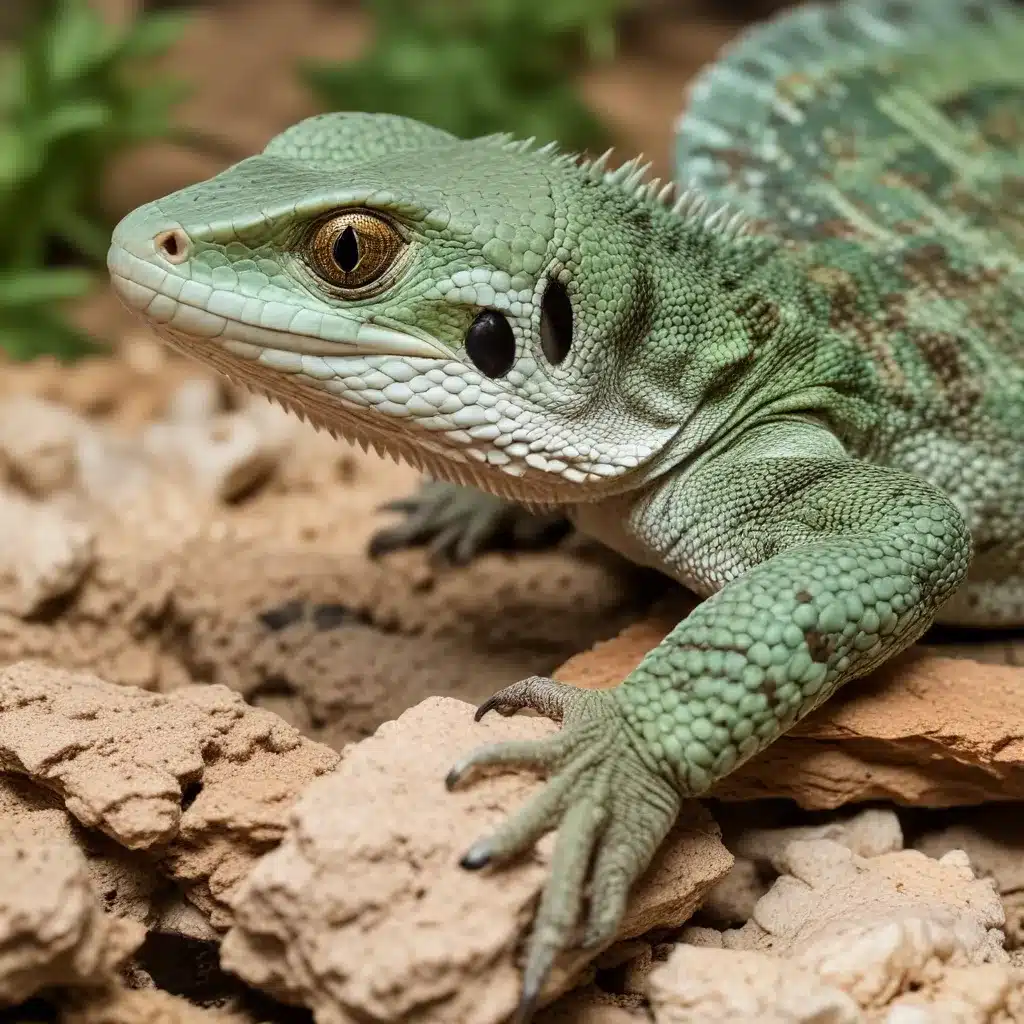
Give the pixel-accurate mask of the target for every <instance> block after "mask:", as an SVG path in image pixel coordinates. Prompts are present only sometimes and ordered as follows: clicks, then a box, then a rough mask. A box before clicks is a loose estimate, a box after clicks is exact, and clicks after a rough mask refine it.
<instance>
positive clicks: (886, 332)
mask: <svg viewBox="0 0 1024 1024" xmlns="http://www.w3.org/2000/svg"><path fill="white" fill-rule="evenodd" d="M1022 54H1024V12H1022V11H1021V9H1020V8H1018V7H1016V6H1014V5H1012V4H1009V3H1005V2H1000V0H929V2H921V3H913V2H909V0H845V2H842V3H839V4H836V5H830V6H825V5H821V4H819V5H811V6H809V7H804V8H799V9H797V10H794V11H791V12H787V13H784V14H783V15H781V16H779V17H778V18H777V19H775V20H774V21H772V22H769V23H767V24H765V25H762V26H759V27H757V28H755V29H753V30H751V31H749V32H748V33H746V34H745V35H744V36H743V37H742V38H741V39H740V40H739V41H738V43H737V44H735V45H734V46H732V47H731V48H729V49H728V50H727V51H726V53H725V54H723V56H722V58H721V59H720V60H719V61H717V62H716V63H715V64H713V65H712V66H711V67H710V68H708V69H707V70H706V71H705V72H704V73H703V74H702V75H701V76H699V77H698V79H697V80H696V81H695V83H694V85H693V87H692V89H691V93H690V101H689V105H688V109H687V110H686V112H685V114H684V115H683V117H682V118H681V120H680V122H679V125H678V134H677V162H678V174H679V177H680V178H681V179H683V180H684V181H687V182H688V183H693V184H694V185H695V186H696V187H697V188H699V189H700V190H701V191H703V192H704V193H706V194H709V195H710V196H711V197H713V198H714V199H716V200H719V201H724V202H726V203H728V204H729V205H730V206H732V207H734V208H737V209H739V210H742V211H743V212H744V213H746V214H747V215H748V216H749V217H750V219H751V230H752V231H753V232H755V233H757V234H762V235H768V236H773V237H777V238H779V239H781V242H782V245H783V247H784V249H785V250H787V251H788V253H789V254H790V255H791V256H792V260H793V262H791V263H790V264H789V269H790V270H792V267H793V266H794V265H795V266H796V267H798V268H799V271H800V272H799V275H798V276H799V278H800V281H799V286H798V287H797V286H794V288H793V289H792V290H793V293H794V294H793V299H794V303H795V304H797V305H798V306H800V307H802V308H804V309H810V310H811V311H812V312H813V313H814V317H813V319H814V322H815V323H816V324H818V325H820V327H819V336H820V341H819V344H824V345H835V344H840V345H842V346H844V348H846V349H847V351H851V352H854V353H855V354H856V355H857V356H858V357H859V359H860V362H861V364H862V365H863V366H864V367H865V378H866V379H867V380H868V382H869V383H870V386H871V388H872V389H873V392H874V394H875V396H876V403H877V406H878V408H879V410H880V413H879V421H878V426H877V428H874V429H872V431H871V432H870V436H869V437H867V438H866V439H864V440H862V441H860V442H858V444H857V445H855V446H854V453H855V454H857V455H860V456H861V457H865V458H869V459H872V460H875V461H879V462H887V463H889V464H893V465H899V466H902V467H903V468H906V469H910V470H912V471H914V472H916V473H918V474H920V475H922V476H925V477H926V478H928V479H930V480H932V481H933V482H934V483H937V484H939V485H940V486H942V487H943V488H944V489H945V490H946V491H947V492H948V493H950V494H951V495H952V496H954V497H955V498H956V499H957V501H958V504H960V506H961V507H962V508H963V509H964V511H965V512H966V514H967V515H968V518H969V521H970V522H971V526H972V533H973V535H974V540H975V547H976V552H977V557H976V562H975V572H974V573H972V575H980V576H984V577H985V578H986V579H987V580H989V581H991V580H992V579H993V578H1001V577H1006V578H1007V579H1008V580H1009V581H1010V582H1008V583H1007V586H1010V587H1015V588H1018V589H1021V588H1022V584H1021V582H1020V580H1021V578H1022V576H1024V541H1022V536H1021V532H1022V531H1021V526H1020V521H1019V513H1020V509H1021V507H1022V506H1024V60H1022ZM779 279H781V280H782V281H783V284H782V287H783V288H785V283H784V280H785V274H782V275H776V280H773V281H772V282H771V283H772V285H773V286H778V283H779ZM797 293H799V294H797ZM858 445H859V447H858ZM1007 574H1009V576H1007ZM966 593H967V594H968V596H969V594H970V587H968V588H967V591H966ZM966 600H967V598H965V601H966ZM955 612H956V617H957V618H959V619H960V620H968V619H970V618H971V614H970V609H969V608H967V607H966V606H964V607H963V608H960V609H959V610H955Z"/></svg>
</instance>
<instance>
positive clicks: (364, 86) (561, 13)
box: [303, 0, 633, 150]
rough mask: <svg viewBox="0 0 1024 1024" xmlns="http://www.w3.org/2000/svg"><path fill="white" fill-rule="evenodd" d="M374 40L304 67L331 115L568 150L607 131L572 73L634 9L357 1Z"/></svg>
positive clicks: (608, 42) (576, 1)
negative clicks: (357, 113)
mask: <svg viewBox="0 0 1024 1024" xmlns="http://www.w3.org/2000/svg"><path fill="white" fill-rule="evenodd" d="M361 6H362V7H363V8H364V9H365V10H366V11H367V12H368V13H369V14H370V15H371V16H372V18H373V22H374V39H373V41H372V43H371V44H370V47H369V48H368V51H367V53H366V54H365V56H363V57H362V58H361V59H359V60H356V61H352V62H348V63H346V64H337V65H335V64H331V65H320V66H306V67H305V68H304V69H303V74H304V76H305V78H306V79H307V81H308V82H309V83H310V85H311V86H312V88H313V89H314V91H315V93H316V94H317V96H318V98H319V99H320V101H321V102H322V103H324V104H325V105H326V106H327V107H328V108H329V109H331V110H365V111H373V112H380V113H389V114H404V115H405V116H406V117H413V118H416V119H417V120H419V121H425V122H427V123H429V124H433V125H436V126H437V127H438V128H444V129H447V130H448V131H450V132H452V133H453V134H455V135H458V136H461V137H463V138H472V137H474V136H477V135H487V134H490V133H492V132H505V131H507V132H512V133H513V134H515V135H516V136H518V137H520V138H529V137H530V136H535V137H536V138H537V139H538V140H539V141H541V142H547V141H552V140H557V141H558V142H560V143H561V144H562V145H564V146H565V147H567V148H570V149H580V150H582V149H588V148H591V149H592V148H596V147H602V148H603V146H605V145H606V144H607V142H608V137H607V131H606V129H605V127H604V125H603V124H602V123H601V122H600V120H599V119H598V118H597V117H595V115H594V114H593V113H592V112H591V110H590V109H589V108H588V107H587V106H586V104H585V103H584V102H583V101H582V99H581V98H580V96H579V94H578V93H577V91H576V87H575V82H574V78H575V75H576V73H577V72H578V71H579V70H580V69H581V68H582V67H584V66H585V65H586V64H587V63H588V62H592V61H594V60H601V59H607V58H608V57H610V56H611V55H612V53H613V52H614V48H615V39H616V25H617V21H618V18H619V16H620V15H621V14H623V13H624V12H625V11H626V10H627V9H628V8H631V7H632V6H633V0H363V2H362V4H361Z"/></svg>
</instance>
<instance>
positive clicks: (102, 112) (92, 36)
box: [0, 0, 185, 358]
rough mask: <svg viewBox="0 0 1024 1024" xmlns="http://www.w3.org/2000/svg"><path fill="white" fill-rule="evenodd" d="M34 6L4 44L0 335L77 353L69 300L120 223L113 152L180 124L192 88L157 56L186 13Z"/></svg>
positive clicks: (80, 3)
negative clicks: (17, 34) (160, 69)
mask: <svg viewBox="0 0 1024 1024" xmlns="http://www.w3.org/2000/svg"><path fill="white" fill-rule="evenodd" d="M3 2H4V0H0V3H3ZM30 10H31V11H32V15H33V17H32V23H31V24H30V25H29V26H28V30H27V31H26V32H25V33H24V35H23V37H22V39H21V42H20V43H19V45H18V48H17V49H14V50H10V51H8V52H6V53H5V54H2V55H0V268H2V269H0V347H2V348H3V349H5V350H6V351H7V352H9V353H11V354H13V355H15V356H17V357H18V358H26V357H28V356H31V355H35V354H40V353H43V352H53V353H56V354H59V355H61V357H62V358H70V357H73V356H75V355H79V354H81V353H83V352H85V351H88V350H89V349H90V343H89V341H88V339H86V338H85V336H84V335H83V334H82V332H81V331H79V330H78V329H77V328H74V327H73V326H71V325H70V324H68V323H67V322H66V320H65V316H64V312H63V309H62V306H61V303H62V302H63V301H64V300H66V299H72V298H77V297H80V296H82V295H84V294H86V293H87V292H88V290H89V289H90V288H91V287H92V286H93V285H94V284H95V282H96V281H97V279H98V275H97V274H95V272H94V268H95V269H98V268H100V267H101V266H103V264H104V262H105V256H106V252H107V247H108V245H109V241H110V230H111V228H112V227H113V224H111V223H110V222H109V218H108V217H107V216H106V215H104V214H103V213H102V212H101V205H100V201H99V197H100V193H101V186H102V184H103V182H104V179H105V176H106V174H107V169H108V167H109V166H110V162H111V161H112V160H113V159H114V158H115V157H117V156H118V155H119V154H120V153H122V152H123V151H124V150H125V149H127V148H128V147H130V146H132V145H135V144H136V143H138V142H141V141H144V140H150V139H159V138H166V137H169V136H170V134H171V133H172V131H174V130H175V126H174V123H173V118H172V116H171V114H172V109H173V106H174V104H175V103H176V102H177V101H178V100H179V99H181V98H182V96H183V95H184V93H185V89H184V88H183V86H182V85H181V84H180V83H177V82H171V81H167V80H166V79H164V78H162V77H160V76H157V77H154V76H153V74H152V71H151V68H150V65H151V63H152V61H153V59H154V58H156V57H159V56H160V55H161V54H162V53H163V52H164V51H165V50H166V48H167V46H168V45H169V44H170V43H171V42H172V41H173V40H174V39H176V38H177V36H178V35H179V33H180V29H181V27H182V25H183V24H184V19H183V18H182V16H181V15H178V14H175V15H163V14H161V15H146V14H144V15H140V16H139V17H138V18H137V19H136V20H135V22H134V24H133V25H131V26H129V27H128V28H126V29H113V28H110V27H109V26H107V25H106V23H105V22H104V21H103V20H102V19H101V18H100V17H99V15H98V14H97V13H96V12H95V11H94V10H93V7H92V5H91V0H39V2H38V3H37V4H35V6H34V7H31V8H30ZM54 263H59V267H58V266H54V265H53V264H54Z"/></svg>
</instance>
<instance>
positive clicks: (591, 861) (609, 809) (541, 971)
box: [446, 676, 681, 1021]
mask: <svg viewBox="0 0 1024 1024" xmlns="http://www.w3.org/2000/svg"><path fill="white" fill-rule="evenodd" d="M522 708H530V709H532V710H535V711H539V712H540V713H542V714H544V715H545V716H547V717H549V718H554V719H556V720H558V719H560V720H561V721H562V729H561V731H560V732H558V733H556V734H555V735H553V736H549V737H547V738H545V739H542V740H532V741H525V742H507V743H495V744H489V745H486V746H483V747H479V748H478V749H477V750H475V751H473V752H472V753H470V754H469V755H468V756H467V757H465V758H463V759H462V760H461V761H460V762H459V763H458V764H456V765H455V767H454V768H453V769H452V771H451V772H450V773H449V775H448V778H447V779H446V785H447V786H448V787H449V788H452V787H453V786H455V785H457V784H458V783H459V782H460V781H462V780H463V779H464V778H465V777H466V776H467V775H468V774H469V773H470V772H471V771H472V770H473V769H474V768H477V767H481V766H485V765H486V766H489V767H500V768H507V769H514V768H518V767H533V768H543V769H546V771H547V773H548V781H547V783H546V785H545V786H544V788H543V789H541V790H540V792H539V793H537V794H536V795H535V796H534V797H533V798H532V799H531V800H529V801H528V802H527V803H526V804H525V805H523V806H522V807H521V808H519V809H518V811H516V812H515V813H514V814H512V815H511V816H510V817H509V818H508V819H507V820H506V821H505V822H503V823H502V825H500V826H499V827H498V829H497V830H496V831H495V832H493V833H492V834H491V835H489V836H486V837H483V838H481V839H479V840H477V842H475V843H474V844H473V845H472V846H471V847H470V848H469V850H468V851H467V852H466V854H465V855H464V857H463V858H462V861H461V863H462V866H463V867H465V868H467V869H470V870H476V869H478V868H482V867H484V866H485V865H488V864H492V863H502V862H506V861H508V860H511V859H512V858H514V857H516V856H518V855H520V854H522V853H524V852H526V851H527V850H528V849H530V848H531V847H532V846H533V845H534V843H536V842H537V840H538V839H540V838H541V836H542V835H544V833H546V832H549V831H551V830H552V829H555V828H557V830H558V835H557V838H556V841H555V848H554V853H553V855H552V861H551V870H550V875H549V879H548V883H547V885H546V887H545V889H544V892H543V894H542V896H541V900H540V905H539V907H538V909H537V914H536V918H535V921H534V926H533V930H532V932H531V934H530V937H529V939H528V941H527V945H526V962H525V966H524V971H523V987H522V997H521V1003H520V1007H519V1011H518V1014H517V1017H516V1020H517V1021H525V1020H527V1019H529V1017H530V1015H531V1013H532V1011H533V1009H534V1008H535V1007H536V1005H537V1002H538V1000H539V999H540V996H541V993H542V990H543V988H544V984H545V982H546V980H547V978H548V975H549V974H550V972H551V969H552V967H553V965H554V963H555V960H556V958H557V957H558V955H559V954H560V953H561V952H563V951H565V950H567V949H570V948H572V947H573V946H574V945H580V944H582V945H583V946H585V947H587V948H592V949H593V948H599V947H601V946H604V945H606V944H608V943H610V942H611V941H612V940H613V939H614V937H615V933H616V930H617V928H618V925H619V922H620V920H621V919H622V914H623V911H624V909H625V905H626V898H627V896H628V894H629V890H630V888H631V886H632V884H633V882H634V881H636V879H637V878H638V877H639V876H640V875H641V874H642V872H643V871H644V869H645V868H646V867H647V865H648V864H649V863H650V860H651V858H652V857H653V855H654V853H655V851H656V850H657V849H658V847H659V846H660V845H661V842H662V840H663V839H664V837H665V835H666V834H667V833H668V831H669V829H670V828H671V827H672V825H673V823H674V822H675V820H676V816H677V814H678V812H679V807H680V802H681V801H680V796H679V794H678V792H677V791H676V789H675V788H674V787H673V786H671V785H670V784H669V783H668V781H667V780H666V779H665V778H663V777H662V776H661V775H659V774H658V773H657V772H656V771H654V770H653V769H652V767H651V766H650V763H649V762H648V761H647V760H645V759H643V758H642V757H641V755H640V753H639V751H638V747H637V744H636V742H635V741H634V739H633V738H632V737H631V735H630V729H629V726H628V725H627V724H626V722H625V719H624V717H623V715H622V713H621V711H620V710H619V708H618V705H617V702H616V701H615V698H614V697H612V695H611V694H610V693H608V692H602V691H593V690H581V689H578V688H576V687H573V686H566V685H564V684H561V683H557V682H554V681H553V680H550V679H544V678H542V677H539V676H534V677H531V678H530V679H525V680H523V681H522V682H519V683H515V684H513V685H512V686H509V687H506V688H505V689H504V690H501V691H499V692H498V693H497V694H495V695H494V696H493V697H492V698H491V699H490V700H488V701H486V702H485V703H484V704H482V705H481V706H480V708H479V709H478V712H477V718H478V719H479V718H480V717H482V715H484V714H486V713H487V712H488V711H491V710H497V711H499V712H500V713H502V714H513V713H514V712H515V711H516V710H519V709H522ZM585 903H586V904H588V906H587V909H586V914H585V915H584V914H583V909H584V904H585ZM581 918H582V922H581ZM581 923H582V924H583V929H582V933H581V932H580V925H581Z"/></svg>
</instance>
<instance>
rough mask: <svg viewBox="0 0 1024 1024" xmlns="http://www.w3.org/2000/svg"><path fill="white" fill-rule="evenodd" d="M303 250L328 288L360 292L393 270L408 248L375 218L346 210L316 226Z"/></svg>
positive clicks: (390, 227) (394, 230)
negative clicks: (330, 286)
mask: <svg viewBox="0 0 1024 1024" xmlns="http://www.w3.org/2000/svg"><path fill="white" fill-rule="evenodd" d="M305 248H306V257H307V259H308V260H309V262H310V264H311V265H312V267H313V270H315V271H316V273H317V274H318V275H319V276H320V277H322V278H323V279H324V280H325V281H327V282H328V284H333V285H334V286H335V287H337V288H341V289H344V290H345V291H361V290H362V289H364V288H366V287H368V286H369V285H372V284H375V283H377V282H379V281H380V280H381V278H383V277H385V276H386V275H387V274H388V272H389V271H391V270H393V269H395V267H397V266H398V265H399V263H400V261H401V257H402V256H403V255H404V253H405V252H406V251H407V248H408V247H407V245H406V241H405V239H404V238H403V237H402V235H401V234H400V233H399V232H398V230H397V228H395V227H394V225H392V224H391V223H390V222H389V221H387V220H385V219H384V218H383V217H381V216H379V215H378V214H376V213H370V212H369V211H368V210H346V211H345V212H344V213H339V214H337V215H336V216H334V217H331V218H330V220H326V221H321V222H320V223H319V224H318V225H316V227H314V229H313V231H312V232H311V234H310V236H309V238H308V239H307V241H306V245H305Z"/></svg>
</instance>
